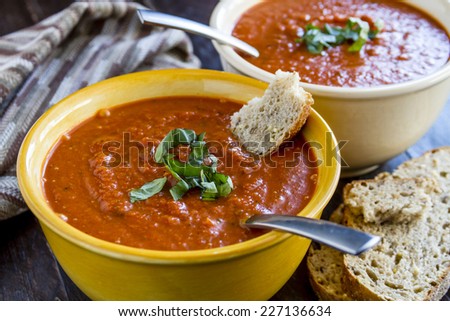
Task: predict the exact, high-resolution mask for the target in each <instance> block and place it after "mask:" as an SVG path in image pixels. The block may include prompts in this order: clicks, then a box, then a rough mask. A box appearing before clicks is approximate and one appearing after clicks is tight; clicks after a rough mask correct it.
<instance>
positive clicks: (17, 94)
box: [0, 1, 200, 220]
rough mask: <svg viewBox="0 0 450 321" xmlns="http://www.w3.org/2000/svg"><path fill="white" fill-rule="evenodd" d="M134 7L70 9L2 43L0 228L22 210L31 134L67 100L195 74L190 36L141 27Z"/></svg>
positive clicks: (96, 4) (100, 4)
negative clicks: (21, 177)
mask: <svg viewBox="0 0 450 321" xmlns="http://www.w3.org/2000/svg"><path fill="white" fill-rule="evenodd" d="M141 7H142V6H141V5H139V4H136V3H133V2H125V1H123V2H118V1H111V2H109V1H92V2H90V1H89V2H75V3H73V4H72V5H71V6H70V7H68V8H66V9H65V10H63V11H61V12H60V13H57V14H55V15H53V16H51V17H49V18H47V19H45V20H43V21H41V22H40V23H38V24H36V25H34V26H32V27H29V28H26V29H23V30H20V31H17V32H14V33H12V34H9V35H5V36H3V37H0V116H1V120H0V174H1V176H0V220H2V219H6V218H9V217H12V216H15V215H17V214H19V213H21V212H23V211H25V210H26V205H25V203H24V201H23V198H22V197H21V195H20V192H19V189H18V186H17V179H16V176H15V162H16V159H17V153H18V150H19V147H20V144H21V143H22V140H23V138H24V137H25V135H26V133H27V131H28V129H29V128H30V127H31V125H32V124H33V123H34V122H35V121H36V119H37V118H38V117H39V116H40V115H41V114H42V113H43V112H44V111H45V110H46V109H47V108H49V107H50V106H52V105H53V104H55V103H56V102H58V101H59V100H61V99H62V98H64V97H65V96H67V95H69V94H70V93H72V92H74V91H76V90H78V89H80V88H82V87H85V86H87V85H90V84H92V83H95V82H98V81H100V80H102V79H106V78H109V77H112V76H117V75H120V74H124V73H129V72H133V71H139V70H144V69H163V68H199V67H200V63H199V60H198V58H197V57H196V56H195V55H194V54H193V50H192V44H191V42H190V40H189V38H188V37H187V35H186V34H185V33H183V32H181V31H178V30H172V29H163V28H150V27H148V26H142V25H141V23H140V22H139V19H138V17H137V15H136V8H141Z"/></svg>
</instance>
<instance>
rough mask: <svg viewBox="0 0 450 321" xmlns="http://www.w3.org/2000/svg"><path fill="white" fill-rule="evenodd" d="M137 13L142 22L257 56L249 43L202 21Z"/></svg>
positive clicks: (154, 12)
mask: <svg viewBox="0 0 450 321" xmlns="http://www.w3.org/2000/svg"><path fill="white" fill-rule="evenodd" d="M137 14H138V16H139V19H140V20H141V22H142V23H143V24H147V25H156V26H163V27H169V28H174V29H180V30H184V31H186V32H191V33H194V34H197V35H201V36H204V37H206V38H209V39H212V40H216V41H217V42H219V43H222V44H225V45H230V46H232V47H234V48H237V49H240V50H242V51H244V52H246V53H248V54H249V55H251V56H254V57H258V56H259V52H258V50H256V49H255V48H254V47H252V46H250V45H249V44H247V43H245V42H243V41H242V40H240V39H238V38H235V37H233V36H230V35H227V34H224V33H222V32H220V31H219V30H217V29H215V28H212V27H210V26H207V25H204V24H202V23H198V22H195V21H192V20H189V19H185V18H181V17H177V16H173V15H169V14H165V13H161V12H157V11H152V10H144V9H138V10H137Z"/></svg>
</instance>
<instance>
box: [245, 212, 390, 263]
mask: <svg viewBox="0 0 450 321" xmlns="http://www.w3.org/2000/svg"><path fill="white" fill-rule="evenodd" d="M244 225H245V226H247V227H251V228H263V229H276V230H280V231H285V232H289V233H292V234H297V235H300V236H304V237H307V238H309V239H311V240H313V241H316V242H319V243H322V244H325V245H328V246H330V247H332V248H334V249H336V250H339V251H341V252H344V253H348V254H352V255H358V254H361V253H362V252H364V251H367V250H369V249H371V248H372V247H374V246H375V245H377V244H378V242H380V240H381V237H379V236H376V235H371V234H368V233H364V232H361V231H358V230H355V229H352V228H349V227H346V226H343V225H340V224H336V223H333V222H329V221H325V220H317V219H312V218H307V217H301V216H288V215H276V214H267V215H255V216H252V217H250V218H249V219H248V220H247V221H246V222H245V223H244Z"/></svg>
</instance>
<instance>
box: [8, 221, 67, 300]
mask: <svg viewBox="0 0 450 321" xmlns="http://www.w3.org/2000/svg"><path fill="white" fill-rule="evenodd" d="M67 299H68V297H67V294H66V290H65V288H64V284H63V279H62V278H61V275H60V272H59V268H58V264H57V263H56V260H55V258H54V257H53V254H52V253H51V251H50V249H49V247H48V245H47V241H46V240H45V237H44V235H43V232H42V230H41V228H40V227H39V224H38V223H37V220H36V219H35V218H34V216H33V215H32V214H31V213H30V212H28V213H24V214H22V215H20V216H17V217H15V218H12V219H9V220H7V221H4V222H0V300H67Z"/></svg>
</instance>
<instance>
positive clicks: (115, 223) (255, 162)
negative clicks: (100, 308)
mask: <svg viewBox="0 0 450 321" xmlns="http://www.w3.org/2000/svg"><path fill="white" fill-rule="evenodd" d="M241 106H242V103H237V102H233V101H227V100H221V99H216V98H208V97H165V98H154V99H149V100H143V101H138V102H133V103H129V104H126V105H122V106H117V107H114V108H111V109H108V110H102V111H100V112H98V113H97V114H96V116H95V117H93V118H91V119H88V120H86V121H85V122H83V123H82V124H80V125H79V126H78V127H76V128H74V129H73V130H71V131H70V132H68V133H67V134H66V135H64V136H63V137H61V139H60V140H59V141H58V143H57V144H56V145H55V147H54V148H53V149H52V151H51V152H50V154H49V157H48V161H47V163H46V164H45V168H44V175H43V185H44V190H45V195H46V198H47V200H48V202H49V204H50V205H51V207H52V208H53V209H54V211H56V212H57V213H59V215H60V217H61V219H63V220H65V221H67V222H68V223H69V224H71V225H72V226H74V227H75V228H77V229H79V230H81V231H83V232H85V233H87V234H90V235H92V236H94V237H97V238H100V239H103V240H106V241H110V242H114V243H118V244H123V245H128V246H132V247H137V248H145V249H155V250H197V249H208V248H214V247H221V246H226V245H230V244H234V243H239V242H243V241H245V240H248V239H251V238H253V237H256V236H258V235H261V233H263V232H261V231H255V230H250V229H247V228H245V227H243V226H242V224H241V223H242V221H243V220H245V219H247V218H248V217H250V216H252V215H254V214H270V213H284V214H288V215H296V214H297V213H299V212H300V211H301V210H302V209H303V208H304V207H305V206H306V204H307V203H308V202H309V200H310V198H311V197H312V195H313V193H314V191H315V188H316V182H317V175H318V172H317V164H316V163H317V160H316V157H315V154H314V152H313V150H312V149H311V145H310V144H308V143H307V142H306V141H305V139H304V138H303V136H302V135H301V133H299V134H298V135H297V136H296V137H295V139H294V140H293V141H291V142H286V143H285V144H284V145H283V146H282V147H281V148H280V149H279V150H278V151H277V152H275V153H274V154H272V155H269V156H267V157H264V158H256V157H255V156H253V155H251V154H249V153H247V152H246V151H245V150H244V149H243V148H241V147H240V145H239V143H238V142H237V141H236V140H235V138H234V137H233V135H232V134H231V132H230V130H229V129H228V128H227V127H228V126H227V124H229V121H230V116H231V115H232V114H233V113H234V112H236V111H237V110H238V109H239V108H240V107H241Z"/></svg>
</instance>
